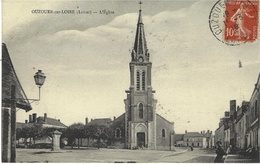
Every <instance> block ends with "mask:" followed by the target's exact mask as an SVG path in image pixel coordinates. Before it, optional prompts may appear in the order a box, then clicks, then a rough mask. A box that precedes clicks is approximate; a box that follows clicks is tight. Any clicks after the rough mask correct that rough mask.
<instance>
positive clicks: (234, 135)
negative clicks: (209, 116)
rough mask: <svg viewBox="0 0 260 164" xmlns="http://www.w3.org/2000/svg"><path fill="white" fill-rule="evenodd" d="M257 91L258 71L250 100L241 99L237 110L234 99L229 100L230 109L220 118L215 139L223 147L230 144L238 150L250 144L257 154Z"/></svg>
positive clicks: (258, 97)
mask: <svg viewBox="0 0 260 164" xmlns="http://www.w3.org/2000/svg"><path fill="white" fill-rule="evenodd" d="M259 91H260V73H259V74H258V79H257V83H256V84H255V88H254V90H253V93H252V96H251V98H250V101H248V102H247V101H243V102H242V104H241V106H240V107H239V106H238V107H237V110H236V101H235V100H231V101H230V111H229V112H225V117H223V118H222V119H221V121H220V123H219V128H218V129H217V130H216V131H215V141H221V142H222V144H224V146H225V147H226V146H227V145H228V144H231V145H232V146H233V147H236V149H238V150H239V149H244V150H246V149H247V148H248V147H250V146H252V147H253V149H254V150H256V151H258V154H259V145H260V137H259V134H260V130H259V126H260V125H259V124H260V123H259V119H260V118H259V117H260V112H259V110H260V109H259V106H260V104H259V101H260V94H259ZM223 134H224V137H223ZM223 139H224V142H223ZM258 158H259V157H258Z"/></svg>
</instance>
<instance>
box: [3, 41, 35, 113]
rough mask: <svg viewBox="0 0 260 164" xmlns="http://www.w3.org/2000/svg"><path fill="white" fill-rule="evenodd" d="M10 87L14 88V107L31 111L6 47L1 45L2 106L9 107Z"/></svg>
mask: <svg viewBox="0 0 260 164" xmlns="http://www.w3.org/2000/svg"><path fill="white" fill-rule="evenodd" d="M11 85H14V86H15V87H16V89H15V90H16V92H15V96H16V107H17V108H20V109H24V110H26V111H29V110H31V109H32V107H31V105H30V103H29V101H28V100H27V99H28V98H27V97H26V95H25V92H24V90H23V88H22V85H21V83H20V81H19V79H18V77H17V75H16V73H15V69H14V66H13V64H12V60H11V58H10V55H9V52H8V50H7V47H6V45H5V44H4V43H3V44H2V105H3V107H9V105H10V100H11Z"/></svg>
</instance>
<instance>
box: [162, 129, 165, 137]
mask: <svg viewBox="0 0 260 164" xmlns="http://www.w3.org/2000/svg"><path fill="white" fill-rule="evenodd" d="M162 137H165V129H163V130H162Z"/></svg>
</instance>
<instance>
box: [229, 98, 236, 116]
mask: <svg viewBox="0 0 260 164" xmlns="http://www.w3.org/2000/svg"><path fill="white" fill-rule="evenodd" d="M235 112H236V100H230V118H231V120H233V119H234V117H235Z"/></svg>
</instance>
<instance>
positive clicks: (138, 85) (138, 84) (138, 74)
mask: <svg viewBox="0 0 260 164" xmlns="http://www.w3.org/2000/svg"><path fill="white" fill-rule="evenodd" d="M136 89H137V90H140V73H139V72H137V73H136Z"/></svg>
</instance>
